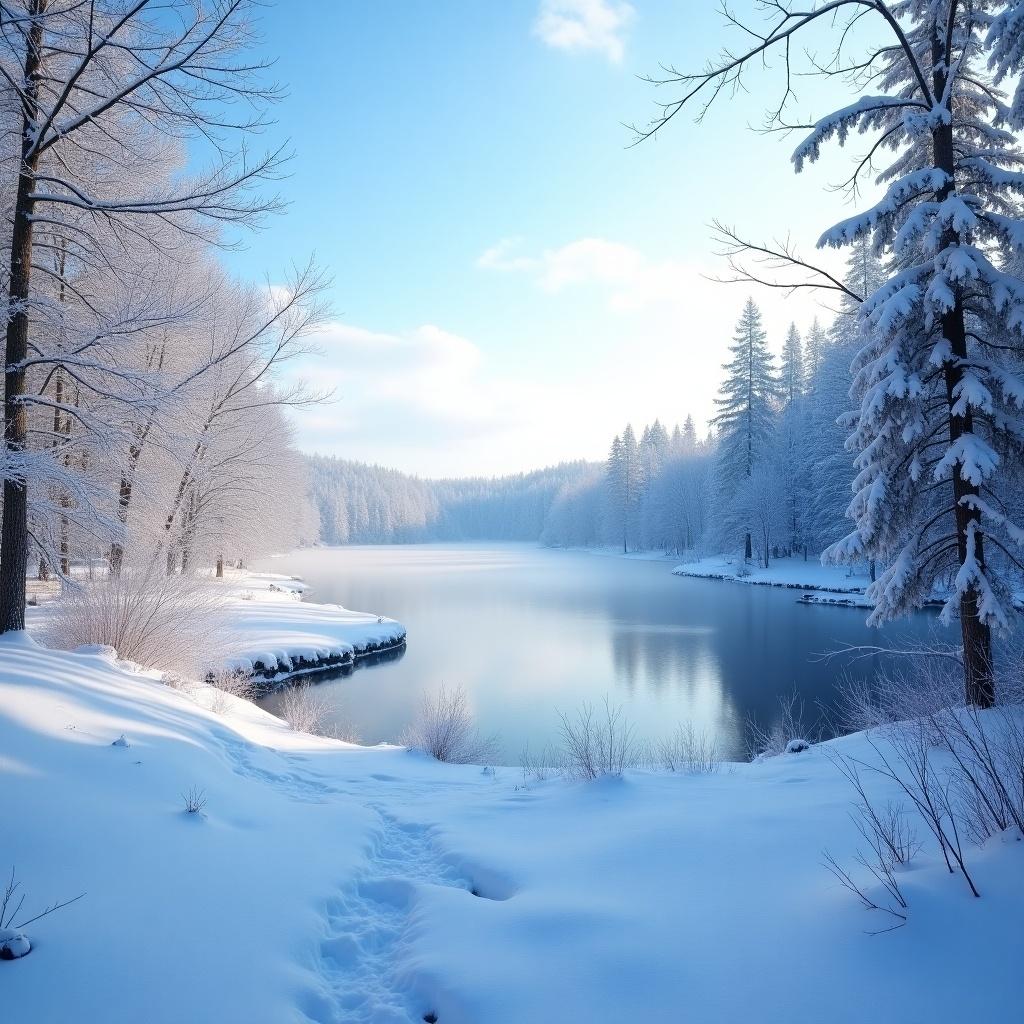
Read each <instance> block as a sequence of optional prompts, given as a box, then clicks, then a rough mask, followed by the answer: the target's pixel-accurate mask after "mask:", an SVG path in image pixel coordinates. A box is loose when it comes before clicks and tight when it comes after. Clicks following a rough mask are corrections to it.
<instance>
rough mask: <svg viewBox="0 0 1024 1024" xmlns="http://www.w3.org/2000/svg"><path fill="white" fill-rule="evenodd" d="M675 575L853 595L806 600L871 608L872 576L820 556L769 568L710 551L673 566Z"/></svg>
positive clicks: (773, 563) (774, 561)
mask: <svg viewBox="0 0 1024 1024" xmlns="http://www.w3.org/2000/svg"><path fill="white" fill-rule="evenodd" d="M672 572H673V574H674V575H676V576H694V577H697V578H698V579H709V580H728V581H729V582H731V583H751V584H754V585H755V586H761V587H786V588H788V589H790V590H810V591H818V592H823V593H827V594H846V595H850V596H849V597H847V598H845V599H844V600H842V601H839V600H828V599H822V600H821V601H817V600H813V599H810V598H808V599H807V600H806V602H805V603H807V604H814V603H821V604H844V605H851V606H854V607H861V608H870V607H871V603H870V602H869V601H868V599H867V598H866V597H865V596H864V591H865V590H866V589H867V586H868V583H869V580H868V576H867V574H866V573H864V574H861V573H854V572H851V570H850V569H848V568H846V567H845V566H835V565H822V564H821V563H820V562H819V561H818V560H817V559H809V560H808V561H806V562H805V561H804V560H803V559H802V558H776V559H772V561H771V564H770V565H769V567H768V568H767V569H762V568H761V567H760V566H758V565H746V564H744V562H743V560H742V559H738V558H731V557H729V556H727V555H711V556H709V557H708V558H705V559H702V560H701V561H699V562H684V563H683V564H682V565H677V566H676V567H675V568H674V569H673V570H672Z"/></svg>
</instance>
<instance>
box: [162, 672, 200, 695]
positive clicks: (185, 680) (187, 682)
mask: <svg viewBox="0 0 1024 1024" xmlns="http://www.w3.org/2000/svg"><path fill="white" fill-rule="evenodd" d="M160 678H161V680H162V682H163V684H164V686H169V687H170V688H171V689H172V690H178V691H179V692H181V693H184V694H186V695H187V696H189V697H191V696H193V695H194V694H195V692H196V690H197V689H198V688H199V682H198V681H197V680H195V679H192V678H191V677H189V676H183V675H182V674H181V673H180V672H164V673H163V675H162V676H161V677H160Z"/></svg>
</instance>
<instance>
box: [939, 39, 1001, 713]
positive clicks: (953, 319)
mask: <svg viewBox="0 0 1024 1024" xmlns="http://www.w3.org/2000/svg"><path fill="white" fill-rule="evenodd" d="M946 60H947V54H946V51H945V42H944V38H943V36H942V34H941V33H939V32H936V34H935V36H934V37H933V40H932V67H933V68H935V71H934V74H933V86H934V89H935V95H936V96H943V95H945V91H946V84H947V81H946V79H947V72H946ZM932 157H933V163H934V164H935V166H936V167H937V168H938V169H939V170H941V171H944V172H945V173H946V181H945V183H944V184H943V186H942V187H941V188H940V189H939V190H938V192H936V194H935V199H936V201H937V202H940V203H941V202H943V201H944V200H945V199H946V198H947V197H948V196H950V195H951V194H952V192H953V189H954V188H955V182H954V177H953V175H954V171H955V169H956V159H955V153H954V148H953V125H952V123H939V124H938V126H937V127H936V128H934V129H933V130H932ZM960 242H961V239H960V237H959V235H958V234H957V233H956V232H955V231H954V230H953V229H952V228H949V229H947V230H946V232H945V234H944V236H943V238H942V242H941V244H942V247H943V248H949V247H953V246H956V245H959V244H960ZM940 322H941V324H942V334H943V336H944V337H945V339H946V340H947V341H948V342H949V345H950V350H951V353H950V354H951V356H952V359H951V360H949V361H947V362H946V363H945V365H944V367H943V375H944V378H945V384H946V404H947V416H948V419H949V440H950V443H951V444H953V443H955V442H956V441H958V440H959V439H960V438H961V437H963V436H964V435H965V434H973V433H974V417H973V414H972V413H971V410H970V407H969V406H968V407H966V409H965V411H964V412H963V414H957V413H955V412H954V405H955V402H956V394H957V387H958V385H959V384H960V383H961V381H962V380H963V375H964V371H963V361H964V360H966V358H967V327H966V323H965V317H964V308H963V303H962V301H961V299H960V297H959V296H958V297H957V300H956V303H955V305H954V306H953V308H952V309H951V310H949V312H948V313H946V314H944V315H943V316H942V318H941V321H940ZM952 477H953V503H954V517H955V522H956V546H957V557H958V559H959V562H960V565H963V564H964V563H965V562H966V561H967V560H968V559H969V558H973V559H974V560H975V562H976V563H977V565H978V569H979V571H980V572H984V571H985V550H984V544H983V541H982V535H981V529H980V528H981V513H980V512H979V511H978V509H977V507H976V503H975V502H970V499H971V498H972V497H977V496H978V494H979V493H980V488H979V487H977V486H976V485H974V484H972V483H970V482H969V481H967V480H965V479H964V478H963V465H962V464H961V463H960V462H957V463H956V464H955V465H954V466H953V472H952ZM965 501H968V502H970V504H969V505H968V504H965ZM972 547H973V551H972V550H971V548H972ZM960 632H961V636H962V639H963V649H964V655H963V656H964V692H965V696H966V699H967V703H968V704H973V705H975V706H977V707H982V708H987V707H991V706H992V705H993V704H994V703H995V679H994V676H993V666H992V631H991V630H990V629H989V627H988V625H987V624H986V623H984V622H982V620H981V617H980V615H979V613H978V590H977V588H976V587H975V586H973V585H971V586H969V587H968V588H967V589H966V590H965V591H964V593H963V594H961V596H960Z"/></svg>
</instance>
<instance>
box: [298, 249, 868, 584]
mask: <svg viewBox="0 0 1024 1024" xmlns="http://www.w3.org/2000/svg"><path fill="white" fill-rule="evenodd" d="M881 278H882V268H881V266H880V265H879V263H878V261H877V259H876V258H874V256H873V255H872V254H871V253H870V251H869V250H868V249H867V247H865V246H860V247H858V249H857V251H856V252H855V253H854V254H853V256H852V257H851V259H850V261H849V265H848V269H847V280H848V281H849V282H850V283H851V285H852V286H856V287H857V289H859V290H860V291H861V292H865V293H866V292H868V291H870V290H871V289H872V288H874V287H876V286H877V284H878V282H879V280H881ZM853 313H854V304H853V303H850V302H846V303H844V305H843V309H842V311H841V312H840V314H839V315H838V316H837V317H836V318H835V320H834V321H833V323H832V324H830V325H828V326H825V325H822V324H821V323H820V322H819V321H818V320H815V321H814V322H813V323H811V324H809V325H805V326H804V329H803V330H800V329H799V328H798V326H797V325H796V324H794V325H792V326H791V327H790V328H789V330H788V332H787V334H786V337H785V338H784V339H783V343H782V345H781V357H778V358H777V357H775V356H774V355H773V354H772V352H771V350H770V349H769V347H768V344H767V336H766V332H765V330H764V328H763V326H762V321H761V314H760V310H759V309H758V307H757V306H756V304H755V303H754V302H753V301H749V300H748V301H747V303H746V304H745V306H743V308H742V312H741V313H740V316H739V318H738V321H737V324H736V332H735V335H734V337H733V340H732V344H731V345H730V347H729V350H728V361H727V362H726V363H725V365H724V366H723V379H722V383H721V386H720V391H719V396H718V398H717V400H716V401H717V406H718V410H717V414H716V415H715V417H714V418H713V420H712V422H711V424H710V427H709V430H708V433H707V435H706V436H705V437H700V436H699V435H698V433H697V430H696V428H695V425H694V421H693V419H692V417H690V416H688V415H682V416H681V417H680V418H681V420H682V423H681V425H677V426H673V427H667V426H665V425H664V424H662V423H661V422H659V421H658V420H655V421H654V422H653V423H650V424H648V425H647V426H644V427H642V428H641V429H638V430H635V429H634V427H633V426H632V425H630V424H627V425H626V426H625V427H624V428H623V430H622V431H621V432H620V433H619V434H618V435H617V436H616V437H615V438H614V439H612V440H610V443H609V449H608V457H607V459H606V460H605V462H603V463H597V462H583V461H580V462H569V463H563V464H560V465H557V466H552V467H550V468H548V469H542V470H537V471H536V472H532V473H521V474H517V475H514V476H505V477H497V478H493V479H486V478H476V479H465V480H423V479H419V478H417V477H412V476H407V475H406V474H403V473H401V472H398V471H396V470H393V469H385V468H382V467H380V466H368V465H364V464H362V463H358V462H349V461H345V460H342V459H337V458H328V457H323V456H312V457H310V459H309V466H310V473H309V477H310V484H311V493H312V498H313V503H314V505H315V506H316V508H317V509H318V511H319V515H320V537H321V540H322V541H324V542H325V543H329V544H366V543H396V542H398V543H401V542H416V541H453V540H531V541H541V542H542V543H545V544H549V545H552V546H559V547H590V546H599V545H608V546H616V547H619V548H620V549H622V550H625V551H641V550H646V551H658V550H660V551H664V552H666V553H667V554H683V553H685V552H694V553H704V552H711V551H731V552H737V553H740V552H742V553H743V554H745V556H746V558H747V559H748V560H757V561H759V562H761V563H762V564H766V563H767V562H768V560H769V559H770V558H772V557H776V556H778V555H781V554H795V553H798V554H801V555H803V556H806V557H812V558H816V557H817V556H818V555H819V554H820V552H821V551H822V550H823V549H824V548H825V547H826V546H827V545H829V544H831V543H833V542H835V541H837V540H839V539H840V538H841V537H843V536H844V535H847V534H848V533H849V532H850V530H851V527H852V524H851V522H850V521H849V519H848V518H847V515H846V513H847V508H848V507H849V505H850V503H851V500H852V498H853V492H852V489H851V482H852V480H853V477H854V456H853V454H852V453H851V452H850V451H848V450H847V448H846V443H845V442H846V439H847V436H848V435H849V433H850V429H851V423H852V420H851V419H850V416H849V414H850V412H851V411H852V409H853V408H854V406H855V404H856V399H854V398H852V397H851V394H850V391H851V384H852V382H853V381H852V377H853V374H852V372H851V364H852V363H853V362H854V360H855V358H856V355H857V351H858V348H859V347H860V345H861V344H863V339H862V338H861V337H860V335H859V331H858V324H857V320H856V317H855V316H854V315H853Z"/></svg>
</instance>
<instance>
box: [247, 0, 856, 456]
mask: <svg viewBox="0 0 1024 1024" xmlns="http://www.w3.org/2000/svg"><path fill="white" fill-rule="evenodd" d="M741 6H742V5H741ZM261 21H262V30H263V35H264V46H265V48H266V50H267V52H268V53H269V54H272V55H275V56H276V57H277V64H276V66H275V69H274V74H275V76H276V77H277V78H278V79H279V80H280V81H281V82H282V83H283V84H284V85H285V86H286V87H287V90H288V96H287V98H286V99H285V100H284V101H283V102H282V103H281V104H280V105H279V106H278V107H277V108H276V110H275V111H274V116H275V119H276V125H275V126H274V127H273V128H272V129H270V130H269V131H268V133H267V137H266V139H265V140H264V141H265V142H266V143H267V145H273V144H275V143H276V142H278V141H280V140H283V139H290V141H291V146H292V148H293V149H294V151H295V153H296V156H295V159H294V161H293V163H292V166H291V173H290V176H289V177H288V178H287V179H286V180H285V181H284V182H282V183H281V186H280V188H281V192H282V194H283V195H284V197H285V198H286V199H287V200H288V201H289V204H290V205H289V208H288V210H287V212H286V213H285V214H284V215H283V216H277V217H274V218H273V219H271V220H270V221H269V222H268V223H267V225H266V227H265V228H264V229H263V230H262V231H260V232H259V233H258V234H256V235H255V236H252V237H250V238H248V239H246V248H245V249H244V250H243V251H241V252H236V253H232V254H231V255H230V257H229V260H230V262H231V265H232V266H233V267H234V268H235V269H236V270H237V271H238V272H239V273H240V274H242V275H245V276H248V277H252V278H254V279H258V278H261V277H263V276H264V275H267V274H269V275H270V276H271V278H273V279H280V278H281V276H282V275H283V271H284V269H285V268H286V266H287V264H288V262H289V261H295V262H303V261H304V260H305V259H306V258H308V256H309V255H310V253H315V254H316V257H317V260H318V262H319V263H321V264H322V265H323V266H324V267H325V268H326V269H327V270H328V271H329V273H330V274H331V276H332V278H333V285H332V289H331V296H330V297H331V303H332V306H333V315H332V320H331V322H330V323H329V324H327V325H325V327H324V329H323V331H322V332H321V334H320V336H319V337H318V339H317V340H318V343H319V346H320V349H321V353H322V354H321V355H320V356H318V357H316V358H315V359H309V360H305V361H304V362H303V364H302V365H301V366H299V367H297V370H296V372H301V373H303V374H305V375H306V376H308V377H309V378H310V379H312V380H313V381H315V382H316V383H319V384H325V385H330V386H333V387H334V388H335V389H336V400H335V401H334V402H333V403H332V404H331V405H329V406H324V407H320V408H317V409H314V410H310V411H306V412H303V413H301V414H298V415H297V416H296V425H297V430H298V437H299V441H300V443H301V445H302V447H303V448H305V449H307V450H310V451H319V452H325V453H329V454H337V455H342V456H344V457H347V458H355V459H362V460H366V461H376V462H381V463H385V464H388V465H393V466H396V467H397V468H400V469H403V470H407V471H411V472H417V473H421V474H425V475H440V474H444V475H464V474H470V473H474V474H476V473H487V474H490V473H503V472H508V471H513V470H519V469H530V468H534V467H537V466H540V465H545V464H549V463H553V462H557V461H559V460H561V459H566V458H574V457H586V458H602V457H603V456H604V453H605V451H606V449H607V445H608V443H609V441H610V439H611V437H612V436H613V435H614V434H615V433H616V432H617V431H618V430H619V429H620V428H621V426H622V424H623V423H624V422H626V421H627V420H632V421H633V422H634V423H635V424H642V423H643V422H645V421H648V420H653V419H654V418H655V417H656V416H657V417H660V418H661V419H662V420H663V421H665V422H668V423H669V424H671V423H673V422H676V421H681V420H682V419H683V418H684V417H685V416H686V414H687V413H688V412H692V413H693V415H694V417H695V418H696V419H697V420H698V422H703V421H705V420H706V419H707V417H708V416H709V415H711V414H712V413H713V395H714V392H715V389H716V387H717V384H718V380H719V370H720V365H721V363H722V362H723V360H724V359H725V356H726V346H727V345H728V342H729V339H730V336H731V333H732V325H733V322H734V321H735V319H736V317H737V315H738V313H739V309H740V307H741V305H742V303H743V300H744V298H745V297H746V290H745V289H743V288H741V287H739V286H726V285H716V284H711V283H709V282H707V281H705V280H704V279H703V278H702V277H701V275H702V274H714V273H716V272H721V271H722V270H723V267H722V264H721V261H720V260H719V259H717V258H716V256H715V255H714V244H713V242H712V241H711V239H710V237H709V231H708V227H707V225H708V222H709V221H710V220H711V219H712V218H713V217H718V218H720V219H724V220H726V221H729V222H734V223H736V224H738V225H741V226H742V227H743V229H744V231H746V232H748V233H749V234H751V235H753V236H758V237H770V236H772V235H786V234H791V235H792V237H793V238H794V239H795V240H797V241H799V242H800V244H801V245H802V246H803V248H804V249H805V250H806V251H808V252H809V251H810V250H811V247H812V246H813V242H814V240H815V239H816V238H817V237H818V235H819V234H820V232H821V231H822V230H824V229H825V228H826V227H828V226H829V225H830V224H831V223H832V222H833V221H834V220H837V219H839V218H840V217H842V216H844V215H846V214H847V213H848V212H849V210H848V209H847V208H846V207H845V206H844V205H843V198H842V197H841V196H838V195H830V194H828V193H827V192H826V191H825V186H826V184H827V183H828V182H829V181H830V180H832V179H833V178H835V177H837V173H838V169H840V168H839V167H838V165H837V164H836V163H835V162H833V163H832V165H831V167H826V168H814V169H812V170H811V172H809V173H806V172H805V174H803V175H801V176H800V177H797V176H795V175H793V173H792V171H791V170H790V166H789V159H788V158H789V153H790V151H791V149H792V148H793V145H794V144H795V140H793V139H790V140H781V139H779V138H777V137H774V136H772V137H766V136H763V135H759V134H757V133H755V132H752V131H749V130H748V128H747V126H748V125H749V124H752V123H758V122H759V121H760V117H761V113H762V111H763V108H764V107H765V106H766V105H767V104H768V103H769V102H770V101H771V99H772V98H773V96H774V95H775V90H774V88H773V86H774V85H775V84H777V82H778V78H777V76H775V75H772V74H771V72H768V73H765V74H762V75H759V76H758V77H756V78H754V79H751V82H750V84H751V86H752V87H754V89H753V91H752V92H750V93H748V94H745V95H741V96H739V97H738V98H737V99H736V100H735V101H733V102H729V103H722V104H721V105H720V106H718V107H717V108H716V109H715V110H714V111H713V112H712V114H711V115H710V116H709V118H708V120H707V121H706V122H705V123H704V124H703V125H700V126H696V125H694V124H693V122H692V119H687V120H682V119H680V120H679V121H678V122H677V123H675V124H673V125H672V126H671V127H670V128H669V129H668V130H667V131H666V132H664V133H663V135H661V136H659V137H658V138H657V139H655V140H653V141H651V142H649V143H646V144H644V145H641V146H639V147H636V148H628V145H627V144H628V142H629V141H630V135H629V132H628V131H627V130H626V129H625V128H624V127H623V122H642V121H644V120H646V119H647V118H648V117H650V116H651V114H652V113H653V110H654V107H653V104H654V100H655V91H654V90H653V89H652V87H651V86H649V85H647V84H644V83H642V82H640V81H639V80H638V77H637V76H638V75H641V74H644V73H656V72H657V70H658V64H659V62H661V61H664V62H672V63H675V64H676V65H678V66H680V67H687V68H692V67H695V66H698V65H700V64H702V63H703V61H704V60H705V59H706V58H707V57H709V56H711V55H713V54H714V53H716V52H717V51H718V49H719V48H720V47H721V46H722V45H723V44H724V43H725V42H727V41H728V40H729V38H730V36H729V32H728V30H726V29H725V28H724V27H723V25H722V22H721V19H720V16H719V15H718V14H717V13H716V12H715V5H713V4H712V3H710V2H709V3H704V2H699V3H680V2H678V0H675V2H667V0H665V2H663V0H633V3H632V4H625V3H622V2H618V0H508V2H482V0H432V2H429V3H427V2H419V0H382V2H374V3H362V2H356V0H338V2H326V0H306V2H297V0H296V2H288V3H285V2H279V3H278V4H277V5H276V6H273V7H269V8H267V9H266V11H265V13H264V14H263V15H262V18H261ZM733 39H734V40H735V36H733ZM807 92H808V94H809V96H813V97H814V98H815V100H819V99H820V98H821V96H820V93H821V90H820V86H818V85H817V84H808V86H807ZM811 110H814V108H813V107H811ZM817 112H819V113H820V112H821V111H820V110H819V111H817ZM842 163H843V165H845V163H846V158H845V157H843V158H842ZM833 262H834V258H833ZM755 297H756V298H757V299H758V301H761V302H762V303H763V306H764V309H765V315H766V323H767V326H768V328H769V331H770V342H771V344H772V346H773V347H774V348H776V349H778V348H779V347H780V345H781V341H782V334H783V332H784V330H785V328H786V327H787V326H788V324H789V321H790V320H791V319H795V320H796V321H797V322H798V324H800V325H801V326H803V325H804V324H806V323H809V321H810V318H811V317H812V316H813V315H814V313H815V311H816V306H815V303H814V302H813V301H812V300H811V299H809V298H807V297H800V298H796V299H785V298H784V297H783V296H782V295H780V294H779V293H774V292H766V293H763V294H759V295H756V296H755ZM826 315H827V314H826Z"/></svg>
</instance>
